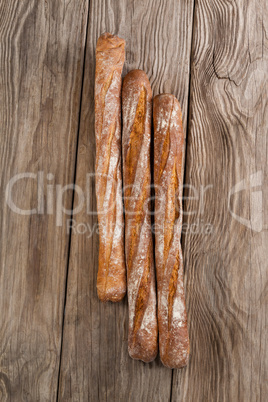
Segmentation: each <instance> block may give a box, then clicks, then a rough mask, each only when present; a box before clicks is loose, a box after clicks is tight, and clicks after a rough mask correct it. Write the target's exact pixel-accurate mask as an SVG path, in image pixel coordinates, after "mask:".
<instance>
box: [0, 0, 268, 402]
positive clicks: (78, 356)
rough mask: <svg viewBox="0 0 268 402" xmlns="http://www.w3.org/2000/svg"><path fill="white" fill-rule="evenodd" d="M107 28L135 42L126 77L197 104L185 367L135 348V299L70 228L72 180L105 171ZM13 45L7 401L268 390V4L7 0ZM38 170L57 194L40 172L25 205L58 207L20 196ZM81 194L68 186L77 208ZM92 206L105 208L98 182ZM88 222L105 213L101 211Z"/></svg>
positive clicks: (81, 217)
mask: <svg viewBox="0 0 268 402" xmlns="http://www.w3.org/2000/svg"><path fill="white" fill-rule="evenodd" d="M105 31H110V32H112V33H116V34H118V35H120V36H122V37H123V38H125V40H126V43H127V47H126V49H127V51H126V64H125V68H124V74H126V72H127V71H129V70H131V69H133V68H141V69H144V70H145V71H146V73H147V74H148V76H149V79H150V82H151V85H152V88H153V92H154V94H158V93H160V92H171V93H173V94H174V95H176V96H177V97H178V99H179V101H180V102H181V105H182V109H183V118H184V128H185V134H186V137H187V141H186V144H187V148H186V163H185V183H186V184H187V185H191V186H193V187H194V188H193V187H189V186H188V188H186V189H185V191H184V195H185V199H184V206H185V215H184V224H185V228H186V229H185V234H184V235H183V238H182V242H183V251H184V260H185V287H186V293H187V310H188V318H189V331H190V339H191V357H190V363H189V365H188V367H187V368H185V369H183V370H173V371H172V370H169V369H167V368H164V367H163V366H162V365H161V363H160V360H159V358H157V359H156V361H155V362H153V363H151V364H144V363H142V362H138V361H133V360H131V359H130V358H129V356H128V353H127V301H126V300H124V302H122V303H120V304H106V305H104V304H101V303H100V302H99V301H98V299H97V292H96V274H97V255H98V236H97V234H94V235H93V236H91V237H90V236H89V233H88V232H87V233H85V234H78V233H77V231H75V230H73V231H72V232H70V231H68V224H67V219H70V216H68V215H67V214H63V224H62V226H57V223H58V221H57V220H56V213H55V210H56V207H57V205H56V201H55V200H56V195H55V193H56V185H58V186H65V185H67V184H70V183H76V184H77V185H79V186H80V187H81V188H82V189H85V188H86V174H87V173H93V172H94V158H95V139H94V102H93V99H94V98H93V97H94V92H93V90H94V65H95V55H94V52H95V46H96V41H97V38H98V36H99V35H100V34H101V33H103V32H105ZM0 46H1V50H0V57H1V58H0V71H1V72H0V105H1V106H0V113H1V114H0V130H1V137H0V143H1V145H0V152H1V157H0V161H1V162H0V163H1V225H0V237H1V239H0V240H1V243H0V246H1V250H0V252H1V256H0V261H1V265H0V401H1V402H2V401H12V402H13V401H49V402H51V401H55V400H56V399H58V400H59V401H94V402H95V401H108V402H110V401H168V402H169V401H174V402H175V401H176V402H181V401H187V402H188V401H193V402H197V401H206V402H207V401H213V402H214V401H219V402H223V401H232V402H233V401H242V402H246V401H267V395H268V389H267V383H268V381H267V380H268V375H267V373H268V351H267V350H268V345H267V339H268V337H267V335H268V333H267V325H268V313H267V311H268V308H267V307H268V306H267V304H268V303H267V302H268V293H267V279H268V278H267V272H268V269H267V268H268V231H267V229H268V216H267V215H268V212H267V211H268V185H267V177H268V176H267V175H268V169H267V149H268V143H267V137H268V136H267V134H268V133H267V130H268V128H267V127H268V102H267V100H268V96H267V90H268V84H267V72H268V3H267V1H266V0H213V1H210V0H169V1H166V0H147V1H143V0H129V1H127V0H120V1H119V0H68V1H67V0H66V1H65V0H61V1H56V0H54V1H52V0H14V1H6V0H1V1H0ZM23 172H30V173H34V174H37V172H42V173H39V176H38V177H39V179H40V180H41V178H42V174H43V179H44V197H42V194H41V193H40V186H41V184H40V183H41V182H40V181H39V187H38V186H37V180H36V179H35V180H34V179H31V178H29V179H27V180H26V179H24V180H21V181H19V182H18V183H17V184H16V185H15V186H14V188H13V191H12V198H13V201H14V202H15V203H16V205H17V206H19V207H20V208H23V209H31V208H36V207H37V199H38V200H39V212H40V211H41V212H42V208H43V207H44V213H36V214H32V215H21V214H18V213H16V212H14V211H12V210H11V209H10V207H9V206H8V205H7V202H6V199H5V191H6V187H7V184H8V182H9V180H10V179H11V178H12V177H13V176H14V175H16V174H19V173H23ZM255 173H257V175H255ZM48 174H50V175H49V176H48V177H47V175H48ZM254 175H255V176H254ZM242 180H244V182H243V183H242V184H244V190H243V191H239V192H237V193H235V194H233V195H232V196H231V198H230V205H229V204H228V200H229V194H230V191H231V189H232V188H233V187H234V186H235V185H236V184H237V183H239V182H241V181H242ZM250 183H251V184H252V185H255V187H254V188H253V187H252V188H251V189H250V188H249V185H250ZM206 186H208V187H206ZM49 194H50V195H51V194H52V196H51V197H49ZM202 194H203V195H202ZM78 198H79V197H78V194H77V192H73V191H72V190H68V191H66V192H65V194H64V206H65V208H66V209H68V210H70V209H71V208H72V206H73V207H76V206H77V205H78V204H79V199H78ZM42 200H43V201H42ZM256 200H257V202H256ZM261 201H262V203H261ZM88 202H90V204H91V206H93V208H95V207H96V201H95V195H94V183H92V182H90V184H89V189H88ZM48 206H49V208H48ZM52 209H54V212H53V211H52ZM229 209H231V210H232V211H233V214H234V213H235V214H236V215H237V216H239V217H242V218H243V219H245V220H246V221H244V223H243V222H240V221H239V220H238V219H237V218H235V217H234V215H232V214H231V212H230V210H229ZM73 219H75V221H76V224H78V223H86V224H89V225H90V227H94V224H96V222H97V220H96V216H95V215H89V214H87V211H86V208H85V207H84V208H83V209H82V210H81V211H80V212H79V213H76V214H75V215H74V216H73ZM208 224H209V225H210V231H209V233H206V232H205V231H204V227H205V228H206V225H208Z"/></svg>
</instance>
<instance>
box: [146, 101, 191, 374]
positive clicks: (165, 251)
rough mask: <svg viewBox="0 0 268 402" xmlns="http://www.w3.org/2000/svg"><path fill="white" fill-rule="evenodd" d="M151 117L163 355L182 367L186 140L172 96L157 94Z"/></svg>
mask: <svg viewBox="0 0 268 402" xmlns="http://www.w3.org/2000/svg"><path fill="white" fill-rule="evenodd" d="M153 121H154V184H155V260H156V273H157V295H158V325H159V349H160V358H161V361H162V363H163V364H164V365H165V366H167V367H170V368H181V367H183V366H185V365H186V364H187V362H188V358H189V337H188V330H187V316H186V309H185V299H184V286H183V258H182V250H181V244H180V237H181V229H182V208H181V197H182V185H183V183H182V160H183V143H184V140H183V127H182V118H181V108H180V104H179V102H178V101H177V99H176V98H175V97H174V96H173V95H169V94H162V95H158V96H156V97H155V98H154V101H153Z"/></svg>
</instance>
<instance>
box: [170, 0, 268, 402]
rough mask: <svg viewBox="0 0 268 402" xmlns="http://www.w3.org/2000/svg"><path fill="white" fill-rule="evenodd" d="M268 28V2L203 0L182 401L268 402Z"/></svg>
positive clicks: (179, 385)
mask: <svg viewBox="0 0 268 402" xmlns="http://www.w3.org/2000/svg"><path fill="white" fill-rule="evenodd" d="M267 29H268V8H267V2H266V1H265V0H259V1H253V2H250V1H246V2H245V1H242V0H236V1H222V0H217V1H216V0H215V1H213V2H209V1H205V0H198V1H197V2H196V7H195V20H194V33H193V53H192V80H191V83H192V85H191V102H190V105H191V106H190V127H189V131H188V134H187V139H188V142H187V164H186V183H187V184H191V185H192V186H194V187H195V188H196V190H197V191H198V193H199V200H195V199H188V200H185V208H184V209H185V213H184V217H185V219H184V223H185V224H188V225H189V226H190V225H193V224H195V223H198V222H199V229H198V228H197V227H193V226H192V232H191V229H189V230H188V232H187V233H186V236H185V238H184V257H185V272H186V284H187V287H186V295H187V305H188V320H189V321H188V322H189V330H190V340H191V358H190V361H189V365H188V367H187V369H186V370H183V371H180V372H178V371H176V372H175V371H174V379H173V389H172V400H173V401H176V402H178V401H220V402H223V401H243V402H247V401H248V402H249V401H250V402H253V401H265V400H267V392H268V390H267V370H268V354H267V322H268V315H267V314H268V310H267V279H268V278H267V268H268V265H267V244H268V233H267V229H268V227H267V224H268V216H267V210H268V186H267V178H268V177H267V173H268V170H267V126H268V106H267V105H268V104H267V90H268V85H267V71H268V51H267V50H268V42H267V38H268V31H267ZM242 180H245V182H242V183H241V185H240V188H239V187H237V188H236V190H237V192H234V193H233V194H232V195H231V189H234V186H235V185H236V184H237V183H240V182H241V181H242ZM250 181H251V184H252V187H251V188H250ZM201 186H211V187H209V188H207V190H206V192H205V195H204V197H203V202H202V200H201V199H200V190H201ZM243 187H244V190H243V191H239V190H242V189H243ZM234 190H235V189H234ZM234 190H233V191H234ZM186 195H188V196H196V194H195V193H194V191H193V190H192V189H191V190H189V189H188V191H187V192H186ZM229 195H230V208H228V197H229ZM230 209H231V211H232V212H233V215H232V214H231V212H230ZM187 213H188V216H187ZM189 213H191V215H189ZM234 214H236V215H238V216H239V217H241V218H244V219H247V221H239V220H238V218H237V217H235V216H234ZM201 221H203V226H204V225H205V224H210V225H211V226H212V227H211V234H207V235H206V234H204V232H203V233H202V232H201V230H200V222H201ZM247 225H248V226H247ZM207 229H208V228H207ZM185 230H186V227H185ZM209 232H210V229H209Z"/></svg>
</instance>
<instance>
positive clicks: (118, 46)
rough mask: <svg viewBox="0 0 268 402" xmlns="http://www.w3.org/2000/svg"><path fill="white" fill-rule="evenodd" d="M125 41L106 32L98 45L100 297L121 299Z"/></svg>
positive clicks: (123, 288) (123, 290)
mask: <svg viewBox="0 0 268 402" xmlns="http://www.w3.org/2000/svg"><path fill="white" fill-rule="evenodd" d="M124 60H125V41H124V40H123V39H120V38H118V37H117V36H114V35H111V34H109V33H105V34H103V35H101V36H100V38H99V39H98V42H97V48H96V75H95V137H96V164H95V173H96V197H97V211H98V223H99V268H98V277H97V291H98V297H99V299H100V300H101V301H104V302H106V301H112V302H118V301H120V300H121V299H122V298H123V297H124V295H125V293H126V267H125V255H124V220H123V201H122V177H121V86H122V78H121V73H122V68H123V64H124Z"/></svg>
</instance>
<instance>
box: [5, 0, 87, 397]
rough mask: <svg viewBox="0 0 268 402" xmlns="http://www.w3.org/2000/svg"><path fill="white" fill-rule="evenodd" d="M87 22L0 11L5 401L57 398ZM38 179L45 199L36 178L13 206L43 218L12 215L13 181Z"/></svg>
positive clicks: (83, 8)
mask: <svg viewBox="0 0 268 402" xmlns="http://www.w3.org/2000/svg"><path fill="white" fill-rule="evenodd" d="M87 16H88V1H87V0H79V1H76V0H71V1H68V2H67V1H60V2H55V1H39V0H29V1H19V0H18V1H10V2H6V1H2V2H1V5H0V20H1V26H0V46H1V60H0V70H1V78H0V88H1V90H0V104H1V108H0V113H1V114H0V130H1V135H0V144H1V145H0V152H1V157H0V164H1V234H0V242H1V256H0V267H1V268H0V316H1V319H0V321H1V323H0V339H1V342H0V399H1V401H12V402H14V401H22V400H24V401H26V400H27V401H49V402H51V401H53V400H55V399H56V393H57V380H58V369H59V356H60V346H61V331H62V319H63V300H64V294H65V272H66V264H67V255H68V242H69V240H68V239H69V236H68V234H67V232H66V228H65V221H64V222H63V226H61V227H56V214H55V184H59V185H61V186H64V185H65V184H68V183H72V182H73V176H74V165H75V153H76V138H77V129H78V117H79V104H80V97H81V85H82V84H81V77H82V69H83V61H84V44H85V33H86V22H87ZM38 171H39V172H43V174H44V176H43V177H44V199H43V196H42V195H41V192H39V196H38V193H37V187H38V186H37V177H32V178H28V179H25V178H24V179H21V180H20V181H18V182H17V183H16V184H15V185H14V188H13V191H12V199H13V201H14V202H15V204H16V205H17V206H18V207H19V208H22V209H31V208H37V204H38V202H37V199H38V197H39V201H40V202H39V213H37V214H32V215H21V214H19V213H16V212H14V211H12V210H11V209H10V208H9V206H8V205H7V203H6V202H5V190H6V186H7V184H8V182H9V180H10V179H11V178H12V177H14V175H16V174H19V173H24V172H29V173H32V174H37V172H38ZM48 173H50V174H51V175H53V177H52V176H51V178H52V180H50V181H48V180H47V174H48ZM41 178H42V174H39V179H41ZM48 182H49V183H50V184H52V185H53V191H54V193H53V203H52V204H51V205H54V213H53V214H52V215H48V213H47V205H48V203H47V202H48V198H47V197H48V192H47V183H48ZM41 188H42V184H41V182H40V181H39V190H40V189H41ZM42 199H43V201H42ZM43 205H44V213H42V206H43ZM64 205H65V207H66V208H68V209H70V208H71V205H72V192H71V191H70V192H68V193H66V194H65V196H64Z"/></svg>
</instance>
